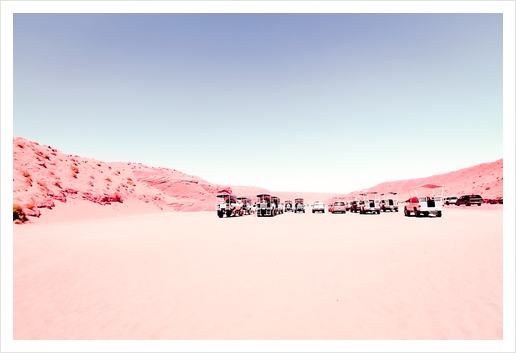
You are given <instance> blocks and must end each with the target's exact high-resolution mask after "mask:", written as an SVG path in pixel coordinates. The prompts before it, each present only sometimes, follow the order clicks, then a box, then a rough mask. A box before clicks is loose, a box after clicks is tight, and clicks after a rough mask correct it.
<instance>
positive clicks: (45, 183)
mask: <svg viewBox="0 0 516 353" xmlns="http://www.w3.org/2000/svg"><path fill="white" fill-rule="evenodd" d="M425 183H434V184H440V185H444V186H445V194H446V195H453V196H458V195H461V194H465V193H466V194H467V193H475V194H480V195H482V196H484V197H488V198H494V197H497V196H502V195H503V160H502V159H500V160H498V161H495V162H492V163H483V164H480V165H477V166H474V167H470V168H465V169H461V170H458V171H455V172H450V173H446V174H440V175H434V176H431V177H426V178H419V179H410V180H400V181H391V182H384V183H381V184H378V185H376V186H373V187H371V188H370V189H369V190H374V191H378V192H388V191H395V192H398V193H399V194H400V200H402V199H404V198H405V197H407V195H408V194H407V189H408V188H410V187H412V186H415V185H419V184H425ZM222 190H228V191H231V192H233V193H234V194H236V195H238V196H250V197H254V196H256V195H257V194H259V193H262V192H270V191H269V190H267V189H264V188H260V187H254V186H234V185H220V184H213V183H210V182H208V181H206V180H204V179H202V178H200V177H197V176H193V175H188V174H185V173H182V172H180V171H178V170H175V169H168V168H155V167H147V166H145V165H142V164H141V163H132V162H129V163H124V162H103V161H100V160H96V159H92V158H84V157H80V156H77V155H71V154H64V153H62V152H61V151H59V150H57V149H55V148H52V147H51V146H46V145H41V144H39V143H37V142H32V141H29V140H26V139H24V138H21V137H15V138H14V139H13V204H17V205H20V206H21V207H22V208H23V210H24V212H25V214H27V215H29V216H39V215H40V211H39V208H43V207H45V208H53V207H54V206H55V202H66V201H67V200H69V199H82V200H88V201H91V202H95V203H98V204H101V205H105V204H111V203H115V202H124V201H125V200H128V199H131V200H136V201H138V202H144V203H149V204H152V205H155V206H156V208H157V209H162V210H172V211H203V210H207V211H211V210H214V209H215V208H214V199H215V195H216V194H217V193H218V192H220V191H222ZM272 193H274V194H277V195H278V196H280V197H282V199H283V200H285V199H286V198H294V197H306V200H307V202H308V203H309V202H313V201H314V200H316V199H319V200H325V199H326V201H328V200H329V199H330V198H331V197H332V196H347V195H342V194H341V195H337V194H330V193H311V192H309V191H307V192H299V193H292V192H281V191H278V192H272ZM352 194H356V193H352ZM352 194H350V195H352Z"/></svg>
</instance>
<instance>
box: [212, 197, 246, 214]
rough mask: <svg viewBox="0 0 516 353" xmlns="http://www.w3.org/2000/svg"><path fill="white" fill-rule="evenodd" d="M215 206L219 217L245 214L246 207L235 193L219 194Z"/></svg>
mask: <svg viewBox="0 0 516 353" xmlns="http://www.w3.org/2000/svg"><path fill="white" fill-rule="evenodd" d="M215 208H216V210H217V216H219V218H222V217H224V215H226V217H234V216H243V215H244V209H243V204H242V202H241V201H240V200H238V199H237V197H236V196H235V195H233V194H227V193H223V194H218V195H217V197H216V205H215Z"/></svg>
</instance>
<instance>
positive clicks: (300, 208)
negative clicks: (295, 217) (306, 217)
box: [294, 198, 305, 213]
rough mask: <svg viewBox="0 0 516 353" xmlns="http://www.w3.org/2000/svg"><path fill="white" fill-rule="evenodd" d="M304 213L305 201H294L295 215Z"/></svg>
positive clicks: (299, 199) (298, 199)
mask: <svg viewBox="0 0 516 353" xmlns="http://www.w3.org/2000/svg"><path fill="white" fill-rule="evenodd" d="M298 212H303V213H305V201H304V200H303V199H302V198H297V199H295V200H294V213H298Z"/></svg>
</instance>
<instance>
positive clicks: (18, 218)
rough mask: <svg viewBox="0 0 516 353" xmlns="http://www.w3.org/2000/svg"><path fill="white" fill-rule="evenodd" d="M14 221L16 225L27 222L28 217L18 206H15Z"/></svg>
mask: <svg viewBox="0 0 516 353" xmlns="http://www.w3.org/2000/svg"><path fill="white" fill-rule="evenodd" d="M13 221H14V222H15V223H23V222H26V221H27V216H26V215H25V213H24V212H23V208H22V207H21V206H20V205H18V204H13Z"/></svg>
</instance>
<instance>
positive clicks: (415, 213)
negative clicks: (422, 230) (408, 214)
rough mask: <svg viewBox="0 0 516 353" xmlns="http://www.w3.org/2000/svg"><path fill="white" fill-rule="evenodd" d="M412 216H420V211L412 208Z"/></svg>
mask: <svg viewBox="0 0 516 353" xmlns="http://www.w3.org/2000/svg"><path fill="white" fill-rule="evenodd" d="M414 216H416V217H421V212H419V211H418V210H417V209H415V208H414Z"/></svg>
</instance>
